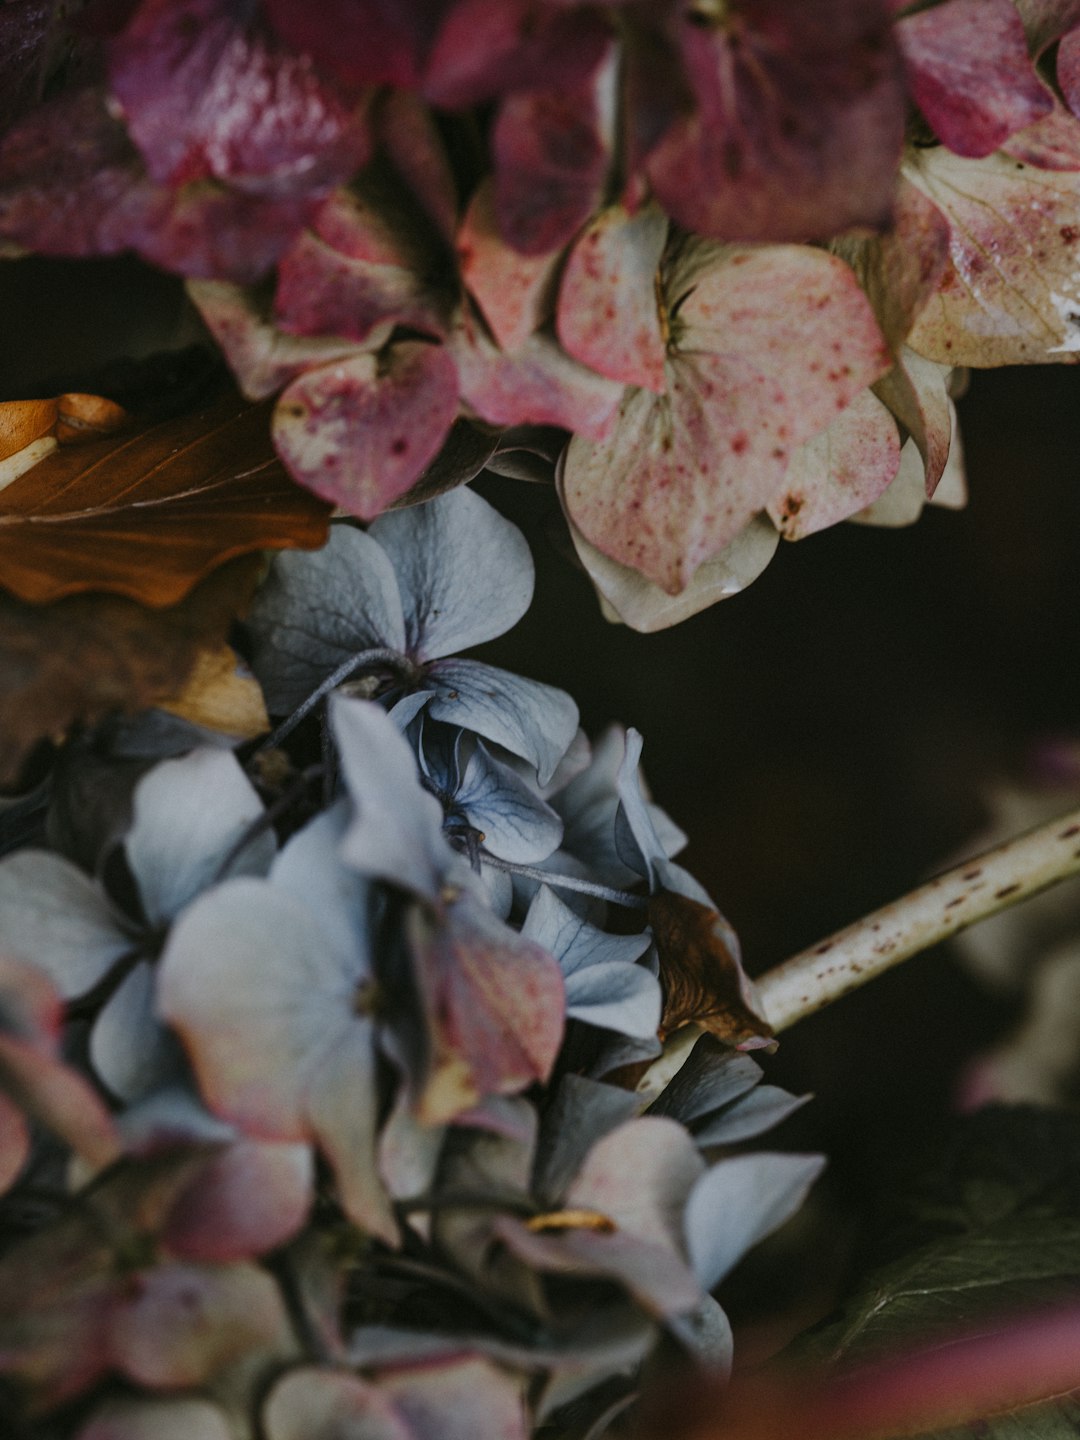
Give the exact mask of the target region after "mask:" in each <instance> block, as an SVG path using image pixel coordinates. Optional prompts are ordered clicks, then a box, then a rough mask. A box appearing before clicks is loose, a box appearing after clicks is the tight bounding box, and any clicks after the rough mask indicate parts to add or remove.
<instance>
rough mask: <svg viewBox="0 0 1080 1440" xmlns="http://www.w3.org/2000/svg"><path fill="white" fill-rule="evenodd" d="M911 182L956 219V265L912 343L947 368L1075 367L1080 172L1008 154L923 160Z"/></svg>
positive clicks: (941, 153) (936, 153) (940, 152)
mask: <svg viewBox="0 0 1080 1440" xmlns="http://www.w3.org/2000/svg"><path fill="white" fill-rule="evenodd" d="M907 174H908V178H909V179H910V180H911V181H912V183H913V184H915V185H918V186H919V188H920V189H921V190H922V191H923V192H924V193H925V194H926V195H927V196H928V197H929V198H930V199H931V200H932V201H933V202H934V204H935V205H936V206H937V207H938V209H939V210H941V212H942V213H943V214H944V216H945V217H946V219H947V220H948V222H949V227H950V235H949V264H948V266H947V268H946V270H945V272H944V274H943V275H942V277H941V280H940V281H939V283H938V287H937V291H936V293H935V294H934V296H933V298H932V299H931V300H930V302H929V304H928V305H927V306H926V308H925V309H924V310H923V311H922V313H921V315H920V316H919V317H918V319H917V320H916V322H915V325H914V327H913V328H912V331H911V334H910V335H909V336H908V344H909V345H910V346H911V348H912V349H913V350H916V351H918V353H919V354H920V355H925V356H926V357H927V359H929V360H936V361H937V362H938V363H939V364H941V365H978V366H985V365H1015V364H1040V363H1043V364H1045V363H1049V362H1051V361H1069V360H1071V359H1072V358H1073V356H1074V354H1075V353H1076V351H1077V350H1080V323H1078V322H1077V321H1076V320H1074V318H1073V316H1074V315H1075V314H1080V258H1078V257H1080V249H1078V247H1080V226H1078V225H1077V224H1076V209H1077V195H1078V194H1080V173H1077V172H1068V171H1053V170H1036V169H1034V168H1033V167H1031V166H1028V165H1024V164H1023V163H1022V162H1018V161H1016V160H1012V159H1010V158H1009V156H1007V155H1003V154H996V155H987V156H986V157H984V158H983V159H981V160H968V159H964V158H962V157H961V156H959V155H953V154H952V153H951V152H950V151H949V150H946V149H944V148H943V147H938V148H937V149H933V150H922V151H919V152H917V153H915V154H914V155H913V156H912V157H911V160H910V164H909V166H908V170H907Z"/></svg>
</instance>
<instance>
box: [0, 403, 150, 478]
mask: <svg viewBox="0 0 1080 1440" xmlns="http://www.w3.org/2000/svg"><path fill="white" fill-rule="evenodd" d="M129 423H130V421H129V416H128V414H127V412H126V411H125V410H124V409H123V407H122V406H120V405H117V404H116V403H115V402H114V401H112V400H106V399H105V398H104V397H103V396H101V395H78V394H73V395H60V396H59V397H57V398H55V399H50V400H8V401H6V402H5V403H4V404H0V490H3V489H4V488H5V487H6V486H8V485H10V484H11V482H12V481H13V480H16V479H18V477H19V476H20V475H22V474H24V473H25V472H26V471H27V470H29V469H30V468H31V466H34V465H36V464H37V463H38V461H39V460H44V458H45V456H46V455H48V454H50V453H51V452H52V451H53V450H55V449H56V447H57V446H58V445H77V444H80V443H81V442H82V441H84V440H94V439H97V438H99V437H100V436H103V435H111V434H113V432H114V431H117V430H123V429H125V428H126V427H127V425H128V424H129Z"/></svg>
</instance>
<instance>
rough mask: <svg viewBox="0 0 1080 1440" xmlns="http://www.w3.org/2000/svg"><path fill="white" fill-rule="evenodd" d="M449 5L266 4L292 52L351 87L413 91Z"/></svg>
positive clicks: (381, 0)
mask: <svg viewBox="0 0 1080 1440" xmlns="http://www.w3.org/2000/svg"><path fill="white" fill-rule="evenodd" d="M446 4H447V0H319V3H318V4H317V5H313V4H311V3H310V0H264V8H265V10H266V13H267V16H268V18H269V20H270V23H271V24H272V25H273V27H274V29H275V30H276V31H277V32H278V34H279V35H280V36H281V38H282V39H283V40H284V41H285V43H286V44H287V45H288V46H289V48H290V49H292V50H298V51H301V52H302V53H306V54H309V55H311V56H313V57H314V59H315V60H316V62H317V63H318V64H320V65H322V66H324V67H325V68H326V69H327V70H329V71H330V72H331V73H332V74H334V75H337V76H338V77H340V78H341V79H342V80H344V81H346V82H347V83H348V84H350V85H404V86H414V85H415V84H416V82H417V80H418V78H419V74H420V66H421V58H422V56H423V54H424V52H425V51H426V49H427V45H428V43H429V42H430V38H431V35H432V32H433V30H434V27H435V25H436V24H437V22H438V20H439V17H440V16H441V14H442V11H443V10H444V9H445V8H446Z"/></svg>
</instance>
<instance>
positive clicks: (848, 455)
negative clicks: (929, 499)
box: [766, 390, 900, 540]
mask: <svg viewBox="0 0 1080 1440" xmlns="http://www.w3.org/2000/svg"><path fill="white" fill-rule="evenodd" d="M899 466H900V437H899V434H898V433H897V429H896V421H895V420H894V419H893V418H892V416H891V415H890V414H889V412H888V410H887V409H886V408H885V406H884V405H883V404H882V403H881V401H880V400H878V399H877V397H876V396H874V395H873V394H871V392H870V391H869V390H864V391H862V393H861V394H859V395H856V397H855V399H854V400H853V401H852V402H851V404H850V405H849V406H848V407H847V409H846V410H844V411H843V412H842V413H841V414H840V415H838V416H837V417H836V419H835V420H834V421H833V422H832V424H831V425H829V426H828V427H827V428H826V429H824V430H823V431H822V432H821V434H820V435H815V436H814V438H813V439H812V440H808V441H807V442H806V443H805V444H804V445H800V446H799V447H798V449H797V450H795V451H794V452H793V453H792V456H791V462H790V464H789V465H788V469H787V474H786V475H785V476H784V484H783V487H782V490H781V493H780V494H779V495H777V496H776V497H775V498H774V499H773V500H771V501H770V502H769V504H768V505H767V506H766V509H767V511H768V513H769V515H770V516H771V517H772V519H773V521H774V522H775V524H776V527H777V529H778V530H779V531H780V533H781V535H783V537H784V539H785V540H801V539H803V538H804V537H805V536H807V535H813V534H814V533H815V532H816V531H818V530H823V529H825V527H826V526H828V525H836V524H838V523H839V522H840V521H841V520H846V519H847V518H848V517H849V516H850V515H854V514H855V513H856V512H857V511H859V510H862V509H864V508H865V507H866V506H867V505H870V504H872V503H873V502H874V501H875V500H876V499H877V498H878V496H879V495H880V494H881V493H882V491H883V490H884V489H885V487H886V486H887V485H888V484H889V482H890V481H891V480H892V479H893V477H894V476H895V474H896V472H897V470H898V468H899Z"/></svg>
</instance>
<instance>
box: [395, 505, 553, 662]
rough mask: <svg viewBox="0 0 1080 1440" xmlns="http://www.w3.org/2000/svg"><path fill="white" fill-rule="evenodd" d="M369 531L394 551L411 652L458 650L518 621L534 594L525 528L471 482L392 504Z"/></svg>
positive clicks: (428, 654)
mask: <svg viewBox="0 0 1080 1440" xmlns="http://www.w3.org/2000/svg"><path fill="white" fill-rule="evenodd" d="M369 534H370V535H371V536H372V537H373V538H374V539H375V540H376V541H377V542H378V543H379V544H380V545H381V546H382V548H383V550H384V551H385V552H386V554H387V555H388V556H389V558H390V561H391V563H392V564H393V567H394V571H395V573H396V575H397V581H398V585H399V586H400V592H401V598H402V602H403V605H404V612H405V632H406V642H405V643H406V647H407V649H408V653H409V655H410V656H411V657H412V659H413V660H416V661H420V662H422V661H426V660H435V659H438V658H440V657H441V656H444V655H456V654H458V653H459V652H460V651H462V650H468V649H470V648H471V647H472V646H473V645H481V644H483V642H484V641H485V640H493V639H494V638H495V637H496V636H497V635H502V634H503V633H504V632H505V631H507V630H509V629H510V628H511V627H512V626H514V625H516V624H517V622H518V621H519V620H520V619H521V617H522V616H523V615H524V614H525V612H526V610H528V608H529V605H530V603H531V601H532V594H533V580H534V569H533V559H532V553H531V552H530V550H529V546H528V542H527V541H526V539H525V537H524V535H522V533H521V531H520V530H519V529H518V528H517V526H516V525H512V524H511V523H510V521H509V520H505V519H504V518H503V517H502V516H501V515H500V514H499V512H498V511H497V510H496V509H495V508H494V507H493V506H492V505H489V504H488V503H487V501H486V500H483V499H481V497H480V496H479V495H477V494H476V493H475V492H474V491H472V490H470V489H468V487H467V486H464V485H463V486H459V487H458V488H457V489H456V490H451V491H449V492H448V493H447V494H445V495H440V496H439V497H438V498H437V499H435V500H431V501H429V502H428V503H427V504H424V505H413V506H410V507H408V508H407V509H404V510H390V511H388V512H387V513H386V514H384V515H380V516H379V518H378V519H377V520H376V521H375V522H374V523H373V524H372V526H371V528H370V531H369Z"/></svg>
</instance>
